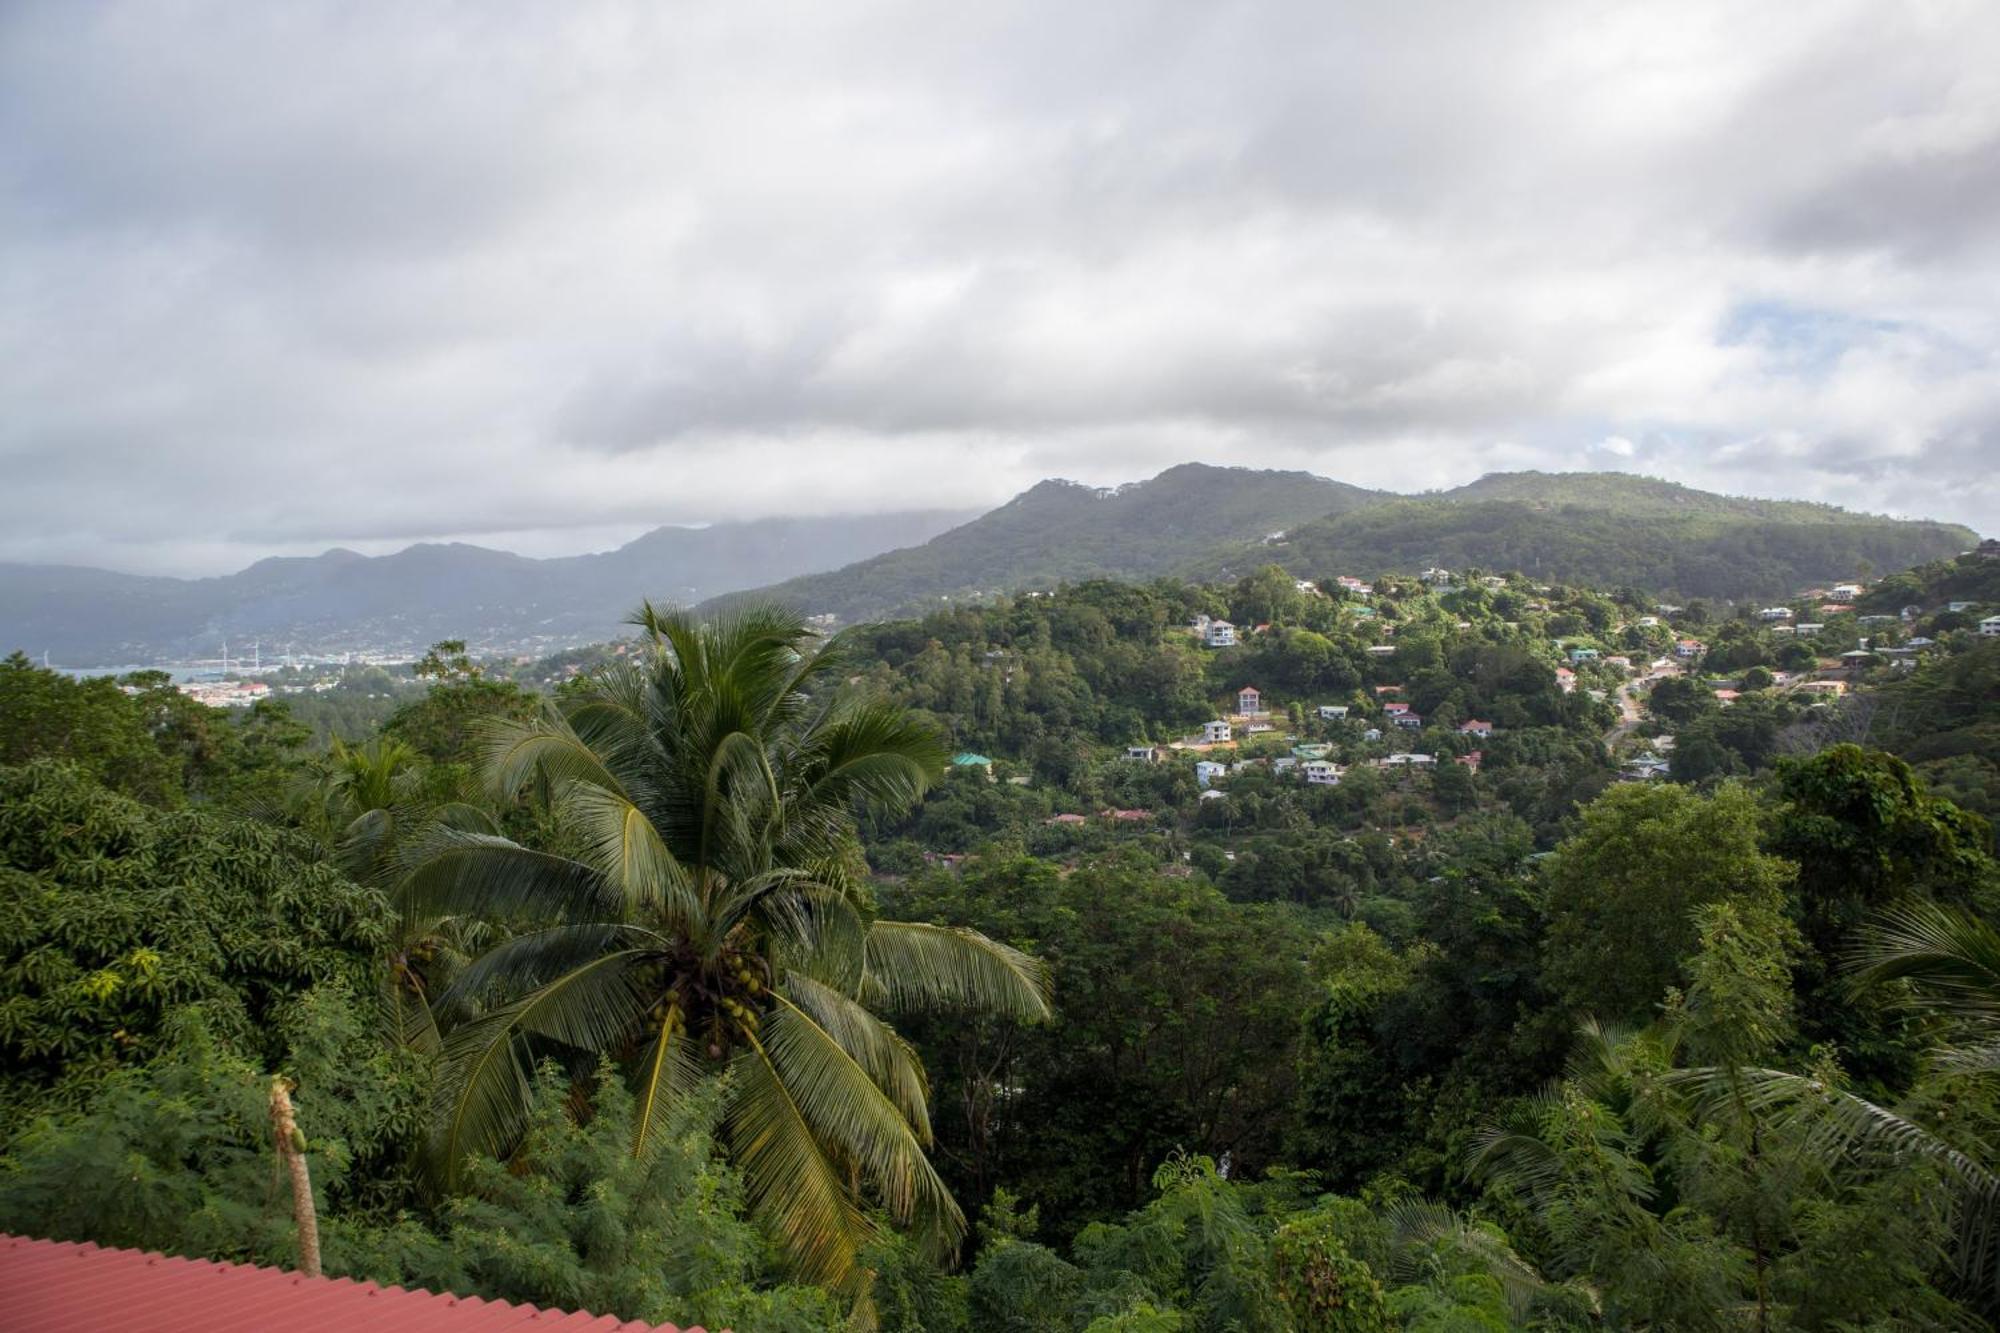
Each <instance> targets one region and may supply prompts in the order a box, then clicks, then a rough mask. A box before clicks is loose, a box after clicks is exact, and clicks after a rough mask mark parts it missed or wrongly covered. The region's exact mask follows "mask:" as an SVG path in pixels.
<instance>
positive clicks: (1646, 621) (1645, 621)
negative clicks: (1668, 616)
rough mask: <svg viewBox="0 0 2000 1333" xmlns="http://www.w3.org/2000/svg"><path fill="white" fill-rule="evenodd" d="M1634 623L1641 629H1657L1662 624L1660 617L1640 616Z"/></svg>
mask: <svg viewBox="0 0 2000 1333" xmlns="http://www.w3.org/2000/svg"><path fill="white" fill-rule="evenodd" d="M1632 623H1633V624H1635V625H1637V626H1638V627H1639V628H1640V629H1657V628H1658V627H1659V624H1660V618H1659V617H1658V616H1640V617H1639V618H1638V619H1637V620H1635V621H1633V622H1632Z"/></svg>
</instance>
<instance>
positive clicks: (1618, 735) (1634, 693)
mask: <svg viewBox="0 0 2000 1333" xmlns="http://www.w3.org/2000/svg"><path fill="white" fill-rule="evenodd" d="M1679 674H1680V671H1679V670H1678V669H1677V668H1675V667H1667V668H1665V669H1664V670H1661V671H1648V672H1647V673H1646V674H1645V675H1643V676H1638V677H1635V678H1634V679H1632V680H1628V681H1626V682H1625V683H1624V684H1623V685H1620V686H1619V687H1618V689H1617V691H1616V692H1615V693H1614V694H1613V695H1612V696H1611V697H1612V700H1613V701H1614V702H1615V703H1617V705H1618V725H1617V726H1615V727H1613V728H1612V729H1611V730H1609V731H1607V732H1605V733H1604V748H1605V751H1606V752H1607V753H1610V754H1616V753H1617V752H1618V743H1619V742H1620V741H1622V740H1624V739H1625V738H1626V737H1627V736H1630V735H1631V734H1632V733H1633V732H1635V731H1637V730H1638V729H1639V724H1640V723H1641V722H1643V721H1644V720H1645V717H1646V710H1645V708H1644V707H1643V706H1641V705H1640V703H1639V691H1640V690H1641V689H1642V688H1647V687H1650V686H1651V685H1652V684H1653V683H1654V682H1655V681H1660V680H1665V679H1666V678H1667V677H1668V676H1678V675H1679Z"/></svg>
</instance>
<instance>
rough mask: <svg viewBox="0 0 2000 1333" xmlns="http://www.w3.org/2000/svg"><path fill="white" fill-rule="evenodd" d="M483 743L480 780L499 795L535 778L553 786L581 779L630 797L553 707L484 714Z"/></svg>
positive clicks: (516, 791) (512, 793)
mask: <svg viewBox="0 0 2000 1333" xmlns="http://www.w3.org/2000/svg"><path fill="white" fill-rule="evenodd" d="M482 732H483V736H484V740H485V745H486V754H485V762H484V764H483V765H482V769H483V771H484V772H485V774H486V784H487V786H488V788H490V789H491V791H492V792H493V794H494V795H495V796H496V797H498V798H499V799H501V800H505V801H511V800H513V799H514V798H515V797H517V796H519V795H520V794H521V793H522V792H524V791H526V790H527V789H528V788H529V787H530V785H532V784H533V783H535V782H538V781H542V780H547V781H549V782H551V783H554V784H556V785H558V786H561V785H563V784H567V783H571V782H587V783H590V784H592V785H594V786H598V787H602V788H604V789H605V790H606V791H615V792H618V793H620V794H621V795H624V796H626V797H627V799H630V797H631V793H630V792H627V791H626V790H625V787H624V785H623V784H622V783H620V782H619V780H618V778H617V777H616V776H615V775H614V774H613V773H612V772H611V770H610V769H609V768H607V767H605V765H604V760H603V758H602V757H601V756H600V755H598V754H597V752H596V751H594V750H592V749H591V748H590V746H588V745H586V744H585V743H584V741H583V738H582V737H580V736H578V735H577V734H576V731H575V729H574V728H572V727H571V726H570V724H569V721H568V719H567V718H565V717H564V716H563V715H562V714H561V713H560V712H559V711H557V710H556V709H554V708H545V709H544V710H542V711H541V712H540V713H538V714H536V715H535V716H534V717H531V718H528V719H527V720H525V721H521V720H516V719H514V718H493V719H489V720H488V721H487V722H486V723H485V724H484V726H483V727H482Z"/></svg>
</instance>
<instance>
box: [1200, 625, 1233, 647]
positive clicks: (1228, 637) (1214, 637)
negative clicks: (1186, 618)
mask: <svg viewBox="0 0 2000 1333" xmlns="http://www.w3.org/2000/svg"><path fill="white" fill-rule="evenodd" d="M1203 635H1204V637H1203V639H1202V642H1203V643H1206V644H1207V645H1208V646H1209V647H1211V648H1234V647H1235V646H1236V626H1234V625H1232V624H1230V623H1229V622H1228V621H1226V620H1211V621H1209V622H1208V628H1207V629H1206V630H1205V631H1203Z"/></svg>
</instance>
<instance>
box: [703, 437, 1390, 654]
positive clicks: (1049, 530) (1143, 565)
mask: <svg viewBox="0 0 2000 1333" xmlns="http://www.w3.org/2000/svg"><path fill="white" fill-rule="evenodd" d="M1382 498H1383V496H1382V494H1381V493H1380V492H1377V491H1367V490H1363V489H1361V488H1360V487H1358V486H1349V485H1346V484H1345V483H1343V482H1338V481H1329V480H1328V479H1326V478H1325V477H1316V476H1313V475H1312V474H1311V473H1308V472H1261V471H1255V470H1252V469H1250V468H1224V467H1210V466H1208V465H1206V464H1202V463H1184V464H1182V465H1180V466H1178V467H1172V468H1168V469H1167V470H1166V471H1165V472H1162V473H1160V475H1159V476H1157V477H1154V478H1153V479H1152V480H1150V481H1139V482H1133V483H1131V484H1130V485H1126V486H1119V487H1115V488H1110V489H1098V488H1096V487H1091V486H1084V485H1080V484H1078V483H1077V482H1073V481H1044V482H1041V483H1039V484H1038V485H1036V486H1034V487H1032V488H1031V489H1029V490H1027V491H1024V492H1022V493H1021V494H1020V495H1017V496H1015V497H1014V498H1013V499H1012V500H1010V501H1008V502H1007V503H1006V504H1004V505H1002V506H1001V507H1000V508H998V509H996V510H994V511H993V512H992V513H990V514H986V515H983V516H982V517H980V518H977V519H974V520H973V521H972V522H970V523H967V524H965V525H964V526H963V527H957V528H953V529H952V530H951V531H949V532H946V533H943V534H941V535H939V536H937V537H933V538H932V539H931V540H930V541H928V542H926V543H924V544H923V545H922V546H915V547H911V548H909V549H907V550H900V551H890V552H888V553H886V554H883V555H878V556H874V557H872V558H870V559H867V560H863V561H860V562H859V563H857V564H853V565H849V566H847V567H846V568H844V569H838V570H835V571H833V572H831V573H825V574H810V575H806V576H804V577H801V578H795V579H791V580H788V581H786V582H784V583H780V584H777V585H776V586H774V587H770V588H763V589H759V590H758V592H757V596H759V597H769V598H772V599H775V600H777V601H781V602H785V603H787V604H789V605H795V606H799V607H802V608H804V609H805V610H807V611H810V612H812V613H814V614H829V615H834V616H837V617H839V618H840V619H842V620H848V621H852V620H865V619H872V618H880V617H884V616H888V615H893V614H896V613H899V612H907V611H914V610H920V609H923V608H927V607H933V606H936V605H937V604H938V602H939V601H940V600H947V599H949V600H965V599H976V598H980V597H988V596H992V595H994V594H996V593H1001V592H1011V591H1017V590H1021V589H1027V588H1046V587H1051V586H1053V585H1055V584H1057V583H1061V582H1064V581H1074V580H1078V579H1087V578H1126V579H1143V578H1152V577H1156V576H1158V575H1162V574H1170V573H1174V572H1176V571H1178V570H1181V569H1183V568H1185V567H1186V566H1187V565H1188V564H1189V562H1190V561H1193V560H1198V559H1200V558H1202V557H1204V556H1207V555H1210V554H1213V553H1216V552H1219V551H1221V550H1224V549H1228V548H1232V547H1233V546H1235V545H1237V544H1239V543H1243V542H1248V541H1257V540H1263V539H1267V538H1270V537H1274V536H1276V535H1277V534H1280V533H1282V532H1284V531H1285V530H1287V529H1289V528H1291V527H1292V526H1294V525H1295V524H1299V523H1304V522H1308V521H1310V520H1313V519H1317V518H1321V517H1323V516H1325V515H1328V514H1338V513H1344V512H1346V511H1349V510H1352V509H1356V508H1358V507H1360V506H1363V505H1368V504H1374V503H1378V502H1379V501H1380V500H1381V499H1382ZM742 600H744V599H743V598H742V597H729V598H723V599H720V600H719V601H718V602H717V603H714V604H713V605H730V604H734V603H737V602H740V601H742Z"/></svg>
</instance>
